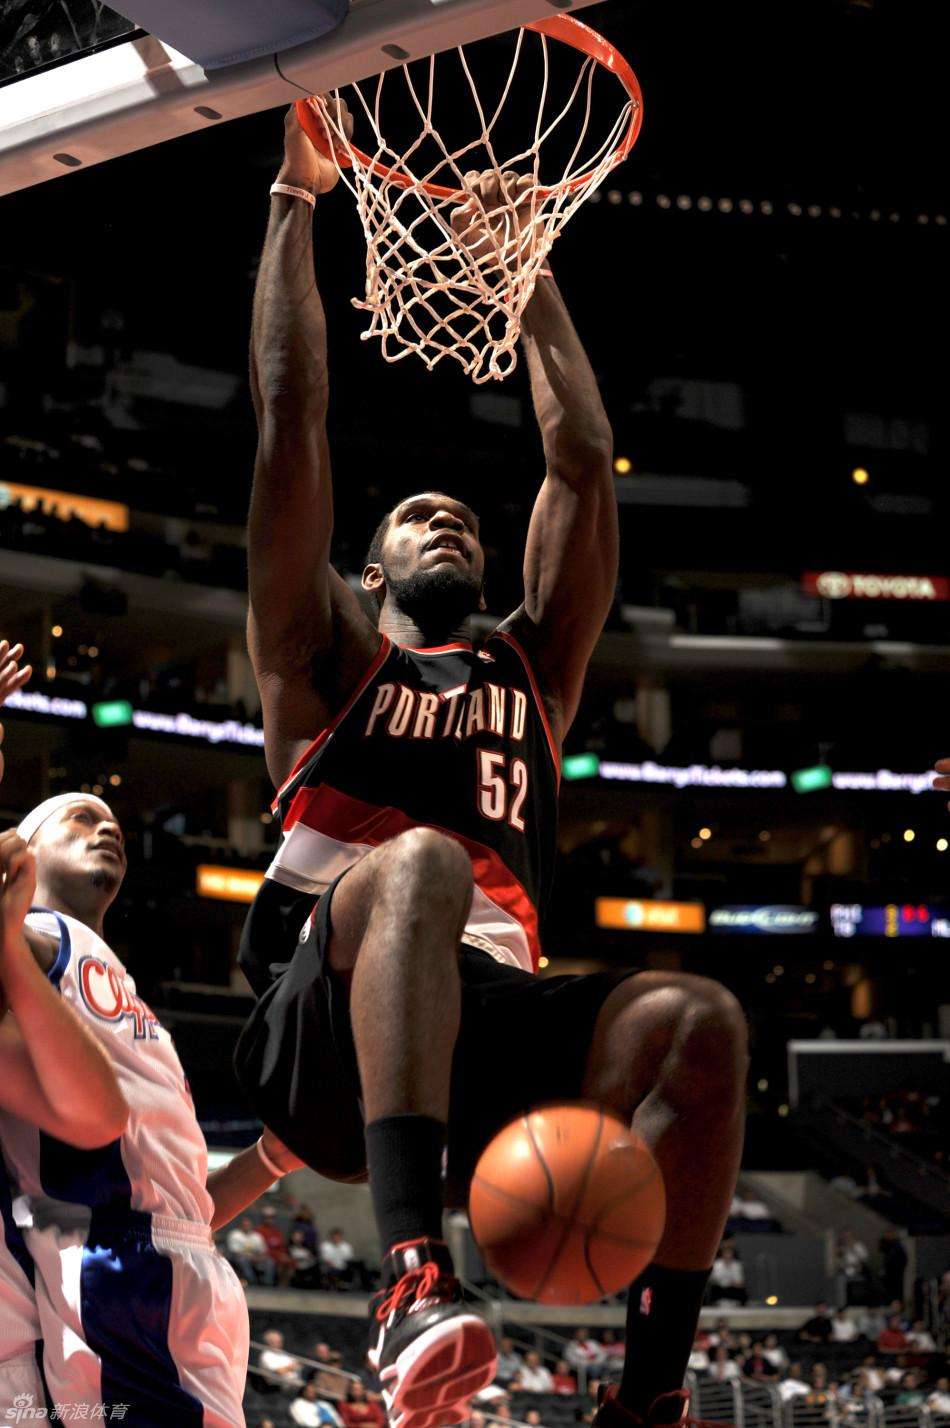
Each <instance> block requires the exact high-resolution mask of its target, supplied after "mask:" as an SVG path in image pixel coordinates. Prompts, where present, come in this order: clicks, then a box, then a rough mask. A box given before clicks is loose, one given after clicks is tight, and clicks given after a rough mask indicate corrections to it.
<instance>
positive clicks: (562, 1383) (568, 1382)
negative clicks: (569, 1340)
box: [552, 1359, 577, 1393]
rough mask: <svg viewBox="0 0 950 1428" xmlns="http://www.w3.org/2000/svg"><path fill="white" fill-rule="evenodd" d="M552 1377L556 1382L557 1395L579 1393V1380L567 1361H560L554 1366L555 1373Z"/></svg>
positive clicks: (555, 1390)
mask: <svg viewBox="0 0 950 1428" xmlns="http://www.w3.org/2000/svg"><path fill="white" fill-rule="evenodd" d="M552 1377H553V1380H554V1392H555V1393H576V1392H577V1379H576V1378H575V1377H574V1375H573V1374H572V1373H571V1366H570V1364H569V1363H568V1361H567V1359H558V1361H557V1363H556V1364H555V1365H554V1373H553V1375H552Z"/></svg>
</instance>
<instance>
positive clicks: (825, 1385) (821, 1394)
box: [805, 1364, 834, 1408]
mask: <svg viewBox="0 0 950 1428" xmlns="http://www.w3.org/2000/svg"><path fill="white" fill-rule="evenodd" d="M805 1402H806V1403H807V1404H808V1406H809V1407H810V1408H825V1407H831V1405H832V1404H833V1402H834V1392H833V1390H832V1387H831V1384H830V1383H829V1381H828V1370H827V1369H826V1368H825V1365H824V1364H813V1365H812V1370H811V1378H810V1380H809V1384H808V1392H807V1394H806V1395H805Z"/></svg>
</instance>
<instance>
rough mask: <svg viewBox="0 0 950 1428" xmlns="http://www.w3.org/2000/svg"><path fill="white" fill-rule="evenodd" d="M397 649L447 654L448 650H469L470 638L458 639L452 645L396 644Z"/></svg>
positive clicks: (412, 652)
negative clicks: (418, 646)
mask: <svg viewBox="0 0 950 1428" xmlns="http://www.w3.org/2000/svg"><path fill="white" fill-rule="evenodd" d="M396 648H397V649H400V650H408V651H409V653H410V654H423V655H425V654H448V652H449V650H470V649H471V648H472V642H471V640H459V641H457V642H456V643H455V644H454V645H428V646H426V645H423V646H422V648H421V649H420V648H417V646H416V645H397V646H396Z"/></svg>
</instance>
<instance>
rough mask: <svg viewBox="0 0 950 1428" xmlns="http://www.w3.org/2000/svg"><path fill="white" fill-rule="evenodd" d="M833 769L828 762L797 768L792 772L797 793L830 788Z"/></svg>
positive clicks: (793, 785)
mask: <svg viewBox="0 0 950 1428" xmlns="http://www.w3.org/2000/svg"><path fill="white" fill-rule="evenodd" d="M831 783H832V775H831V769H830V768H829V767H828V765H827V764H813V765H812V766H811V768H807V769H796V771H795V773H793V774H792V788H793V789H794V790H795V792H796V793H814V792H815V790H816V789H819V788H830V787H831Z"/></svg>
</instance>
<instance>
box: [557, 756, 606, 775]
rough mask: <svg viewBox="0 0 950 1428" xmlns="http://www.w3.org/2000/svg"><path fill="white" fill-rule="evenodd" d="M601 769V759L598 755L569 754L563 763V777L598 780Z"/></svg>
mask: <svg viewBox="0 0 950 1428" xmlns="http://www.w3.org/2000/svg"><path fill="white" fill-rule="evenodd" d="M599 769H600V759H599V758H598V757H597V755H596V754H568V755H567V757H566V758H565V759H564V760H563V761H562V763H561V777H562V778H565V779H568V780H570V779H578V778H596V777H597V773H598V770H599Z"/></svg>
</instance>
